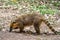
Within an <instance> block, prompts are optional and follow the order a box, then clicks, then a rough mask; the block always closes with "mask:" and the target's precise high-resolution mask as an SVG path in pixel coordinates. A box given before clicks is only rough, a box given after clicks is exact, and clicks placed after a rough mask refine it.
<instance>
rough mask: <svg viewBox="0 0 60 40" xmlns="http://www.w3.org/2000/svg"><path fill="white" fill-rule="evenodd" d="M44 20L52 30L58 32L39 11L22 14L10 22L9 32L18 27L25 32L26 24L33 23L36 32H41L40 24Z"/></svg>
mask: <svg viewBox="0 0 60 40" xmlns="http://www.w3.org/2000/svg"><path fill="white" fill-rule="evenodd" d="M42 22H44V23H45V24H46V25H47V26H48V27H49V29H50V30H51V31H52V32H54V33H55V34H56V33H57V31H55V30H54V29H53V28H52V26H51V25H50V23H49V22H48V21H47V20H46V19H45V17H44V16H43V15H41V14H38V13H31V14H23V15H20V16H19V17H18V18H17V19H16V20H15V21H14V22H12V23H11V24H10V30H9V32H11V31H12V29H17V28H19V30H20V32H23V29H24V27H25V26H30V25H33V26H34V28H35V30H36V33H37V34H40V29H39V26H40V25H41V23H42Z"/></svg>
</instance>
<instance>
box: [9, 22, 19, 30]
mask: <svg viewBox="0 0 60 40" xmlns="http://www.w3.org/2000/svg"><path fill="white" fill-rule="evenodd" d="M18 26H19V23H18V22H13V23H11V25H10V27H11V28H13V29H17V28H18Z"/></svg>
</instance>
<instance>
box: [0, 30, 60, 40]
mask: <svg viewBox="0 0 60 40" xmlns="http://www.w3.org/2000/svg"><path fill="white" fill-rule="evenodd" d="M0 40H60V35H44V34H43V35H33V34H25V33H13V32H3V31H0Z"/></svg>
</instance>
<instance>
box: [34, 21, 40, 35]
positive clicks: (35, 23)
mask: <svg viewBox="0 0 60 40" xmlns="http://www.w3.org/2000/svg"><path fill="white" fill-rule="evenodd" d="M39 26H40V24H39V22H37V21H35V22H34V28H35V30H36V33H37V34H38V35H39V34H40V28H39Z"/></svg>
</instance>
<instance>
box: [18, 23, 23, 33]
mask: <svg viewBox="0 0 60 40" xmlns="http://www.w3.org/2000/svg"><path fill="white" fill-rule="evenodd" d="M19 29H20V31H19V32H20V33H22V32H24V31H23V29H24V25H23V24H22V23H20V25H19Z"/></svg>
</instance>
